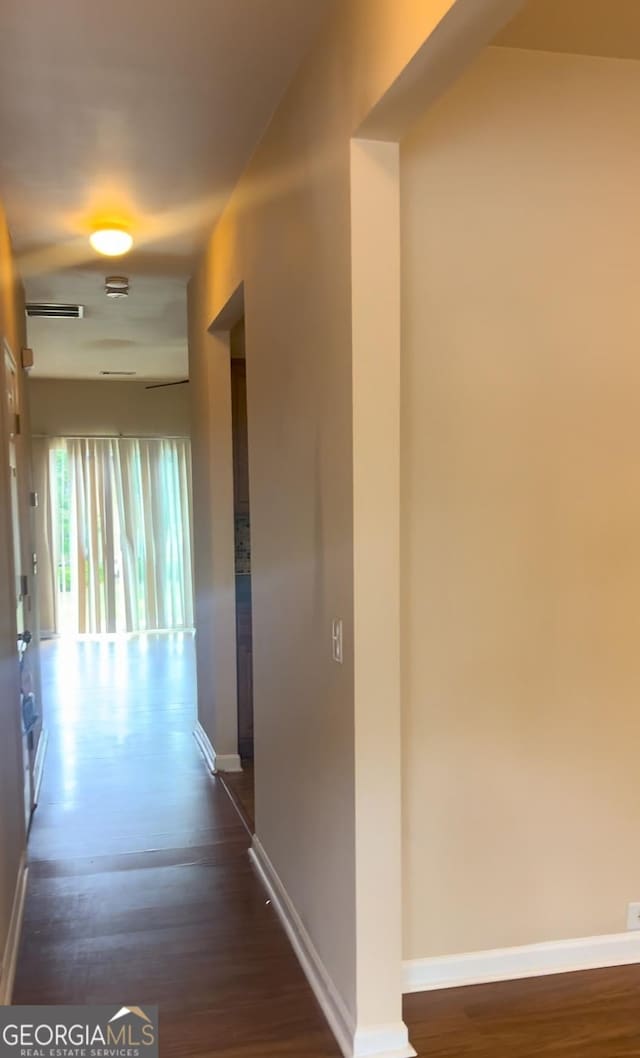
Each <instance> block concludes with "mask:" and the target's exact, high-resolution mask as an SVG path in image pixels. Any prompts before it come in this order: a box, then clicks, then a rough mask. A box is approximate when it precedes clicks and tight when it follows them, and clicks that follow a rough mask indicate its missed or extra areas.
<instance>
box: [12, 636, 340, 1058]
mask: <svg viewBox="0 0 640 1058" xmlns="http://www.w3.org/2000/svg"><path fill="white" fill-rule="evenodd" d="M43 661H44V674H45V702H46V706H47V717H48V727H49V733H50V741H49V750H48V755H47V762H46V769H45V778H44V782H43V786H42V792H41V801H40V805H39V807H38V809H37V811H36V814H35V818H34V823H33V828H32V833H31V842H30V872H29V888H28V897H27V908H26V915H25V923H24V932H23V940H22V948H21V953H20V959H19V965H18V972H17V978H16V984H15V990H14V996H13V1001H14V1003H91V1002H93V1003H117V1004H126V1005H131V1004H135V1005H141V1006H144V1004H145V1003H149V1004H151V1003H158V1004H159V1006H160V1017H161V1021H160V1028H161V1039H160V1053H161V1055H162V1056H163V1058H204V1056H209V1055H216V1056H219V1058H240V1056H242V1058H279V1056H285V1055H287V1056H288V1055H291V1056H294V1055H295V1056H296V1058H298V1056H302V1055H305V1056H308V1058H338V1055H339V1051H338V1049H337V1048H336V1045H335V1043H334V1041H333V1037H332V1036H331V1033H330V1032H329V1030H328V1028H327V1027H326V1024H325V1022H324V1019H323V1017H322V1014H321V1012H320V1010H319V1008H318V1006H317V1005H316V1002H315V999H314V998H313V995H312V993H311V992H310V990H309V987H308V985H307V983H306V980H305V978H304V976H303V974H302V971H301V970H300V968H299V966H298V963H297V960H296V958H295V956H294V954H293V952H292V950H291V948H290V946H289V943H288V941H287V939H286V937H285V935H284V933H283V931H282V929H281V928H280V925H279V923H278V921H277V919H276V917H275V913H274V911H273V909H272V907H271V906H270V905H268V904H267V902H266V898H265V894H264V890H263V889H262V886H261V885H260V883H259V881H258V880H257V878H256V877H255V875H254V873H253V870H252V868H251V865H250V862H249V858H248V856H247V848H248V845H249V836H248V833H247V831H246V829H245V827H244V826H243V825H242V822H241V820H240V818H239V816H238V813H237V811H236V809H235V808H234V806H233V805H232V803H231V801H230V799H229V797H228V796H227V794H226V792H225V791H224V788H223V787H222V784H221V783H220V782H219V781H217V780H216V779H213V778H212V777H211V776H210V775H209V773H208V772H207V770H206V767H205V766H204V763H203V761H202V759H201V757H200V755H199V753H198V751H197V749H196V746H195V742H194V740H193V737H192V729H193V724H194V712H195V706H194V676H193V672H194V662H193V640H192V639H191V637H189V636H180V635H176V636H170V637H167V636H154V637H149V638H147V639H141V640H138V639H136V640H128V641H127V640H123V641H121V642H119V643H115V642H108V641H105V642H102V643H96V642H85V643H82V644H77V643H69V644H59V643H56V644H53V643H50V644H48V645H46V646H45V649H44V657H43Z"/></svg>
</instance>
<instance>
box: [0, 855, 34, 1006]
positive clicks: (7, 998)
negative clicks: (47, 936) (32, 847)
mask: <svg viewBox="0 0 640 1058" xmlns="http://www.w3.org/2000/svg"><path fill="white" fill-rule="evenodd" d="M28 873H29V868H28V867H27V865H26V859H25V857H24V856H23V857H22V859H21V860H20V866H19V868H18V876H17V879H16V888H15V893H14V896H13V907H12V909H11V918H10V920H9V932H8V934H7V942H6V944H5V947H4V954H3V957H2V963H1V964H0V1006H2V1007H8V1006H10V1005H11V997H12V995H13V982H14V980H15V976H16V967H17V965H18V950H19V948H20V937H21V934H22V921H23V919H24V906H25V900H26V896H27V877H28Z"/></svg>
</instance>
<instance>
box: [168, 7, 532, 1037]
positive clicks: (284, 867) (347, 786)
mask: <svg viewBox="0 0 640 1058" xmlns="http://www.w3.org/2000/svg"><path fill="white" fill-rule="evenodd" d="M454 6H455V13H456V25H457V30H458V32H457V36H456V35H455V34H454V35H453V36H456V41H457V43H456V45H455V47H453V46H452V50H451V64H450V71H451V76H453V71H455V70H456V69H457V66H456V61H457V60H456V55H455V54H454V52H455V51H456V48H458V49H459V50H460V49H461V48H462V42H463V41H465V28H464V27H463V26H462V21H463V20H464V18H465V17H466V18H467V21H468V23H469V25H468V26H467V27H466V29H469V27H470V26H471V24H472V23H474V20H476V23H477V20H478V19H480V20H482V18H483V17H484V16H485V15H487V13H488V14H489V15H490V16H491V19H494V20H495V18H496V17H497V15H496V12H497V11H498V9H499V8H500V7H502V8H504V7H506V6H510V7H513V6H514V4H513V0H510V3H509V4H505V3H504V0H500V2H494V3H487V4H485V5H484V6H483V9H482V11H480V10H479V7H478V4H477V2H476V0H472V2H471V3H468V2H467V0H464V2H460V0H459V2H458V3H457V4H455V5H453V4H452V3H451V2H450V0H440V2H438V0H433V2H431V3H425V2H424V0H400V2H399V0H348V2H344V3H340V4H337V5H336V7H335V17H334V18H332V19H331V20H330V22H329V24H328V25H327V27H326V29H325V31H324V32H323V34H322V35H321V37H320V39H319V40H318V42H317V44H316V46H315V47H314V49H313V50H312V52H311V54H310V55H309V56H308V58H307V60H306V62H305V63H304V65H303V67H302V69H301V71H300V72H299V74H298V76H297V78H296V79H295V81H294V83H293V85H292V86H291V89H290V91H289V92H288V94H287V95H286V97H285V99H284V100H283V102H282V104H281V106H280V107H279V109H278V111H277V112H276V114H275V116H274V119H273V121H272V124H271V126H270V128H269V130H268V132H267V134H266V136H265V138H264V141H263V143H262V144H261V146H260V148H259V149H258V150H257V152H256V154H255V155H254V158H253V160H252V162H251V165H250V167H249V169H248V171H247V173H246V174H245V176H244V178H243V179H242V181H241V182H240V185H239V186H238V188H236V191H235V193H234V195H233V197H232V199H231V202H230V204H229V207H228V208H227V210H226V212H225V214H224V216H223V218H222V220H221V222H220V224H219V225H218V227H217V229H216V231H215V232H214V234H213V237H212V239H211V242H210V244H209V247H208V250H207V254H206V256H205V259H204V260H203V262H202V264H201V266H200V268H199V270H198V273H197V275H196V276H195V277H194V280H193V282H192V283H191V288H190V295H189V322H190V375H191V379H192V386H191V397H192V417H193V424H194V435H193V441H194V492H195V495H196V513H195V522H196V529H195V535H196V584H197V585H198V604H197V605H198V614H199V616H198V656H199V662H198V664H199V670H198V671H199V685H200V695H201V700H200V719H201V722H202V724H203V725H204V727H205V728H206V729H207V732H208V734H209V736H210V737H211V739H212V741H213V742H214V744H216V743H217V742H218V741H219V740H220V739H222V740H227V739H229V738H231V737H232V736H233V732H232V731H231V730H230V725H229V723H228V720H229V717H230V716H231V717H232V716H233V710H234V708H235V703H234V699H233V693H234V683H233V680H234V677H233V670H232V666H233V663H234V662H233V656H234V655H233V646H234V640H233V592H232V590H231V589H232V578H233V536H232V533H233V521H232V481H231V455H230V453H231V425H230V401H229V379H228V376H229V366H228V359H229V349H228V340H227V339H225V337H224V335H223V334H221V333H211V332H210V330H209V328H210V327H211V325H212V323H213V324H215V327H216V328H218V330H223V329H224V327H228V326H229V318H228V316H227V317H226V318H225V314H224V310H225V306H226V305H227V303H228V302H229V299H230V298H232V296H233V295H234V293H235V292H236V291H237V290H238V288H239V287H240V285H241V284H242V283H244V310H245V318H246V348H247V386H248V405H249V445H250V460H249V461H250V470H251V504H252V568H253V599H254V702H255V753H256V818H257V833H258V837H259V839H260V840H261V842H262V844H263V846H264V847H265V848H266V850H267V853H268V855H269V857H270V858H271V861H272V863H273V865H274V866H275V869H276V870H277V872H278V874H279V876H280V878H281V880H282V882H283V883H284V885H285V887H286V889H287V892H288V894H289V896H290V898H291V900H292V901H293V903H294V905H295V907H296V909H297V911H298V913H299V915H300V917H301V919H302V921H303V923H304V925H305V927H306V929H307V930H308V932H309V934H310V936H311V939H312V941H313V943H314V945H315V947H316V949H317V952H318V953H319V956H320V958H321V960H322V962H323V964H324V967H325V970H326V973H327V976H328V979H330V980H331V982H332V985H331V989H333V991H334V994H335V995H337V997H338V1001H337V1005H338V1006H340V1005H342V1007H343V1010H344V1022H345V1025H347V1026H348V1028H349V1029H350V1030H354V1029H355V1028H356V1026H357V1028H358V1030H359V1031H364V1032H365V1034H366V1032H367V1031H368V1029H369V1028H371V1027H372V1026H375V1025H376V1024H377V1023H379V1022H383V1023H389V1024H390V1025H391V1026H392V1029H393V1027H394V1026H395V1025H396V1024H397V1023H400V1024H401V1006H400V954H401V953H400V869H399V868H400V855H399V852H400V833H399V820H400V794H399V672H398V652H397V649H396V645H397V644H396V636H395V631H393V630H392V633H391V635H390V637H389V638H388V639H385V635H384V630H385V629H386V628H387V625H386V623H385V617H387V618H388V610H387V601H386V597H385V588H386V577H387V576H388V577H389V583H390V589H391V591H392V592H396V591H397V582H398V579H399V569H398V566H399V561H398V556H397V544H396V542H395V537H396V533H397V526H396V524H395V523H396V522H397V518H395V519H394V517H393V514H392V513H391V514H390V513H389V509H388V508H387V509H385V508H384V504H385V502H387V500H388V501H389V502H390V503H391V504H393V503H394V501H395V502H396V511H397V495H396V492H395V490H396V488H397V466H398V461H397V459H396V463H395V469H394V460H393V454H392V453H393V450H394V446H397V443H398V442H397V428H395V427H394V423H395V424H396V426H397V408H396V407H395V406H394V401H395V399H396V387H395V385H394V384H391V385H389V386H388V387H386V388H385V385H384V382H383V384H382V385H381V386H380V385H376V386H373V385H372V384H371V377H376V378H377V377H379V376H380V373H381V374H382V378H383V379H384V377H385V376H384V367H382V368H381V364H382V365H383V364H384V362H385V358H387V361H386V362H388V363H390V365H391V370H395V371H397V370H398V361H399V352H398V355H397V356H396V357H395V361H394V353H393V350H394V345H393V342H392V345H390V346H389V345H387V347H386V348H383V342H382V340H381V337H380V336H385V340H386V337H387V336H390V337H391V339H392V340H393V339H394V338H395V340H396V342H397V345H398V350H399V326H398V324H397V321H396V320H395V318H394V312H393V308H392V307H391V309H390V305H389V304H385V303H384V298H383V299H380V297H379V296H378V294H379V282H380V276H381V273H380V272H377V271H376V269H375V268H371V267H367V265H366V264H365V257H366V253H367V250H368V251H369V253H370V254H371V251H372V250H373V249H377V248H378V247H379V245H380V244H379V242H378V241H377V239H376V237H374V238H373V239H372V240H371V241H368V237H367V231H368V233H369V235H372V234H373V233H374V232H375V219H374V220H373V223H372V218H369V219H368V223H367V222H366V221H367V218H365V217H364V216H363V214H362V213H360V214H359V215H358V222H357V225H356V228H354V231H353V235H352V230H351V199H350V195H351V190H352V183H351V181H352V164H353V165H354V167H355V168H358V169H359V170H360V169H362V170H363V171H366V169H367V166H368V165H369V164H373V165H374V167H375V165H376V164H377V162H376V161H375V158H373V159H372V157H370V158H368V159H364V158H363V157H361V156H357V158H355V160H354V157H353V156H352V153H351V137H352V136H353V135H354V134H355V132H356V130H358V129H359V128H362V123H363V122H364V121H365V120H366V119H370V118H371V116H372V113H373V108H375V107H376V106H377V105H378V104H379V103H380V101H381V100H382V101H384V100H385V99H386V98H387V96H388V95H389V91H391V90H393V96H394V97H393V106H392V107H391V111H393V114H392V115H391V116H390V114H391V111H389V112H387V110H386V109H385V108H383V109H384V113H385V118H386V120H387V123H390V124H393V121H394V120H395V118H396V117H397V112H398V100H399V95H398V92H399V91H400V90H399V89H398V92H396V91H395V89H396V88H397V87H398V79H399V78H400V77H401V75H402V74H403V72H405V71H406V70H407V69H409V68H410V67H411V69H412V75H411V78H410V80H411V81H412V83H413V85H414V87H415V85H416V83H417V81H418V79H419V78H418V72H417V71H416V67H415V61H416V56H418V57H419V59H420V61H421V63H422V65H423V66H424V68H425V69H426V73H425V69H422V70H421V76H422V88H423V90H424V92H425V98H426V96H427V95H428V87H429V85H428V81H429V59H430V58H432V59H433V58H434V55H433V54H432V53H431V51H430V50H429V47H430V42H431V37H432V31H433V30H434V28H435V27H436V26H438V27H439V29H440V28H441V26H440V25H439V24H440V23H441V20H442V19H443V18H444V16H445V15H448V14H449V12H450V11H451V9H453V8H454ZM473 28H474V30H477V29H478V26H477V24H475V23H474V26H473ZM485 28H486V27H485ZM487 32H488V33H489V35H490V32H491V29H490V28H489V30H487ZM436 37H437V38H438V41H439V42H440V43H442V41H443V40H444V41H445V43H446V42H447V40H448V39H449V38H448V35H447V33H444V34H442V33H439V34H437V35H436ZM474 39H475V38H474ZM487 39H488V38H487ZM425 42H427V43H426V44H425ZM439 46H440V45H439ZM443 47H444V46H443ZM425 49H426V50H425ZM445 50H446V49H445ZM462 50H464V49H462ZM435 58H436V59H437V58H438V56H437V55H436V56H435ZM434 68H438V69H437V72H438V78H439V79H438V84H440V83H441V79H442V68H441V67H438V63H437V62H435V63H434ZM403 83H404V82H403ZM400 95H402V93H401V92H400ZM374 124H375V122H374ZM372 134H373V133H372V130H371V129H369V127H368V128H367V135H372ZM373 155H375V152H372V156H373ZM383 155H384V158H382V159H381V161H380V164H382V165H383V166H384V165H385V164H386V161H387V156H386V154H385V152H383ZM392 170H393V159H392V158H391V159H390V165H389V175H388V180H387V178H386V177H385V176H384V175H383V176H382V178H381V179H380V180H379V181H377V180H374V184H375V185H376V186H375V189H374V192H373V196H372V199H373V200H375V199H376V198H378V197H379V199H380V201H381V202H382V203H383V204H384V206H385V208H386V205H387V204H389V206H390V208H391V209H392V210H393V208H394V206H393V202H394V188H393V179H394V177H393V174H392ZM365 178H366V177H365ZM392 219H393V215H392ZM397 226H398V225H397V222H396V242H397ZM382 227H383V229H384V231H385V234H384V236H383V238H382V240H381V241H382V243H383V244H384V241H385V239H386V238H387V234H386V232H387V228H388V224H387V220H386V219H385V223H384V224H383V225H382ZM356 229H357V230H356ZM376 236H377V233H376ZM389 240H390V241H389V245H390V246H392V245H393V238H392V237H391V236H389ZM356 241H357V246H356ZM352 264H353V268H354V272H353V276H352ZM392 264H393V262H392ZM352 282H355V283H357V284H358V299H357V305H356V306H355V308H354V305H353V304H352ZM363 290H365V291H366V290H368V291H369V293H370V294H371V292H374V293H375V295H376V296H368V297H367V296H364V295H363ZM361 311H362V312H363V313H364V316H361V315H359V313H360V312H361ZM367 314H368V315H367ZM365 317H366V318H365ZM231 322H234V321H233V319H232V320H231ZM377 324H379V326H378V325H377ZM354 332H355V333H356V338H355V341H356V343H357V345H358V355H357V357H356V358H355V359H354V358H353V357H352V348H353V345H352V343H353V341H354ZM366 336H369V337H370V338H372V344H371V346H370V347H369V350H368V353H369V355H370V357H371V367H372V368H374V367H375V370H374V371H373V373H372V374H370V373H368V372H367V370H366V351H365V348H364V340H365V338H366ZM378 357H380V358H381V359H380V360H378V359H377V358H378ZM374 358H376V359H375V363H374ZM354 387H359V389H358V408H357V412H358V413H357V415H355V416H354V411H353V409H354ZM376 407H378V408H382V409H383V411H384V415H383V418H382V420H379V421H378V431H380V430H382V429H384V430H387V429H388V430H389V438H390V448H389V449H388V450H387V454H384V452H385V447H384V444H383V443H382V441H381V436H380V434H378V436H377V437H376V436H374V430H375V422H376V420H375V408H376ZM394 429H395V433H394ZM368 440H369V441H371V442H372V446H371V448H369V447H368V444H367V441H368ZM381 450H382V451H383V458H384V459H385V467H384V470H383V472H382V473H379V471H380V470H381V469H382V468H380V466H379V465H376V463H375V459H374V455H373V453H377V452H378V451H381ZM396 455H397V452H396ZM387 491H388V495H387ZM391 510H393V508H391ZM378 513H379V514H380V521H379V522H378V523H377V522H376V517H375V515H376V514H378ZM367 517H369V518H370V521H369V525H370V526H371V525H373V526H374V527H375V531H376V532H377V534H378V537H379V539H378V540H377V541H376V542H375V543H374V542H373V541H372V540H371V539H369V540H368V541H367V544H368V545H371V544H372V545H373V546H372V548H371V553H374V554H384V557H385V563H386V565H385V574H384V578H383V577H381V575H380V571H379V570H377V569H376V568H375V566H372V565H368V564H366V563H364V562H362V561H361V558H362V556H361V554H360V553H358V556H357V557H358V560H359V561H356V562H355V563H354V543H355V542H356V541H357V540H360V542H361V543H362V544H364V543H365V535H366V522H367ZM371 519H372V521H371ZM354 526H355V527H356V534H355V536H354ZM394 547H396V552H395V566H394V556H393V555H392V554H391V550H390V549H393V548H394ZM376 589H377V590H376ZM394 605H395V602H394V599H391V611H392V612H393V606H394ZM372 606H373V608H374V611H375V612H372V609H371V607H372ZM354 613H355V614H356V615H360V616H361V618H362V621H361V623H360V624H359V626H358V628H357V629H356V630H354V620H353V618H354ZM333 617H341V618H342V619H343V622H344V641H345V654H344V664H342V665H338V664H336V663H335V662H333V661H332V657H331V641H330V629H331V620H332V618H333ZM354 642H355V644H356V647H357V649H358V650H359V651H362V652H363V653H361V654H360V655H359V656H358V657H357V658H354ZM203 689H204V694H205V695H206V697H203ZM387 692H389V693H387ZM368 695H371V697H370V698H368V697H367V696H368ZM225 717H226V720H225V719H224V718H225ZM216 749H218V745H217V744H216ZM232 750H233V747H232V746H231V747H229V743H228V742H227V741H224V744H223V752H232ZM376 820H377V823H378V831H377V841H375V840H373V836H374V833H375V826H374V823H375V821H376ZM331 989H330V990H331ZM367 1040H368V1037H366V1035H365V1036H359V1037H358V1039H357V1040H356V1043H357V1046H358V1047H359V1048H360V1053H365V1049H366V1047H367V1046H368V1045H369V1044H368V1042H367ZM398 1050H400V1048H399V1047H398ZM366 1053H372V1052H369V1051H366ZM403 1053H404V1052H403Z"/></svg>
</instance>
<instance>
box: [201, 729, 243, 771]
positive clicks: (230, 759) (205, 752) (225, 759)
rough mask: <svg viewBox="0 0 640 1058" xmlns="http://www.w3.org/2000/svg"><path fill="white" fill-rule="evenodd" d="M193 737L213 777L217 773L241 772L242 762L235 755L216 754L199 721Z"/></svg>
mask: <svg viewBox="0 0 640 1058" xmlns="http://www.w3.org/2000/svg"><path fill="white" fill-rule="evenodd" d="M193 737H194V738H195V740H196V742H197V743H198V746H199V747H200V751H201V753H202V756H203V757H204V759H205V761H206V762H207V767H208V768H209V771H210V772H213V774H214V775H215V773H216V772H218V771H242V761H241V760H240V757H239V755H238V754H237V753H216V751H215V749H214V748H213V744H212V742H211V739H210V738H209V736H208V734H207V732H206V731H205V729H204V728H203V726H202V724H201V723H200V721H199V720H198V722H197V724H196V726H195V727H194V729H193Z"/></svg>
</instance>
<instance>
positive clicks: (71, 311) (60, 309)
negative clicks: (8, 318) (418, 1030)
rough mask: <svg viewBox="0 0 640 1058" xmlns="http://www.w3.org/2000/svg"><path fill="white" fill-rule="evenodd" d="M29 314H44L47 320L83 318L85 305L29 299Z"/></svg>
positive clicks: (27, 307) (27, 308)
mask: <svg viewBox="0 0 640 1058" xmlns="http://www.w3.org/2000/svg"><path fill="white" fill-rule="evenodd" d="M26 311H27V316H43V317H44V318H45V319H47V320H81V319H82V318H83V316H84V305H64V304H60V303H56V302H53V301H29V302H27V306H26Z"/></svg>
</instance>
